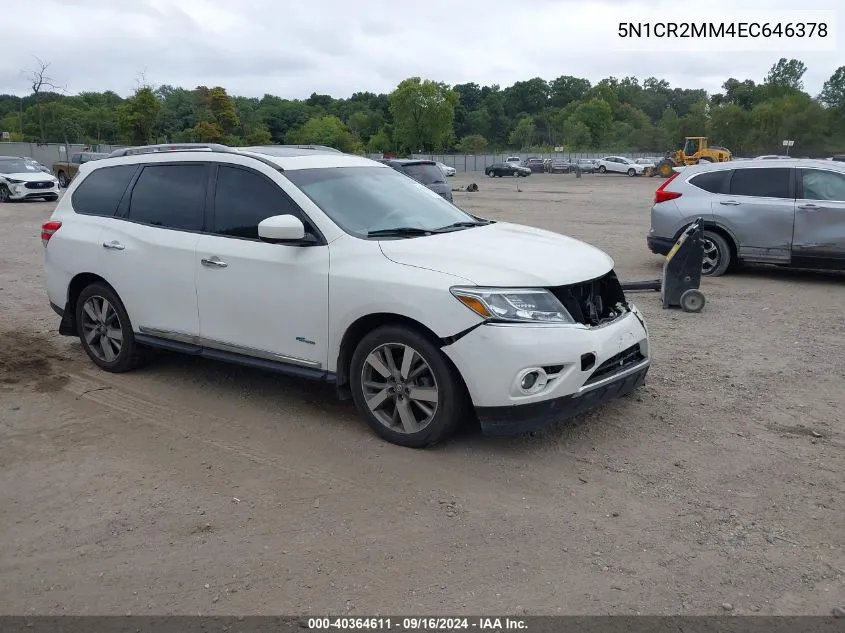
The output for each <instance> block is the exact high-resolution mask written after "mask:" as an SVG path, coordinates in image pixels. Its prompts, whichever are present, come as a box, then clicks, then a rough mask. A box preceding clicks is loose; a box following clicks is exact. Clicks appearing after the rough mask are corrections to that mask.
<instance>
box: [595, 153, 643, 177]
mask: <svg viewBox="0 0 845 633" xmlns="http://www.w3.org/2000/svg"><path fill="white" fill-rule="evenodd" d="M648 166H649V165H640V164H638V163H637V162H635V161H633V160H631V159H630V158H625V157H624V156H605V157H604V158H600V159H598V160H597V161H596V169H597V170H598V172H599V173H600V174H604V173H607V172H614V173H619V174H628V175H629V176H641V175H642V174H643V172H644V171H645V169H646V167H648ZM651 167H654V165H651Z"/></svg>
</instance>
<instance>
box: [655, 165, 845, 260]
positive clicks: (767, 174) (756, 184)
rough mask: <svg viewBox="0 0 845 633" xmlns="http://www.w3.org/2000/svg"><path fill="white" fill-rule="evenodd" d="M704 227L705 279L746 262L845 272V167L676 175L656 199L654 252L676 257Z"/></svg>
mask: <svg viewBox="0 0 845 633" xmlns="http://www.w3.org/2000/svg"><path fill="white" fill-rule="evenodd" d="M697 217H702V218H703V219H704V226H705V231H704V240H705V242H704V261H703V264H702V271H701V272H702V274H704V275H709V276H711V277H716V276H719V275H722V274H724V273H725V271H727V270H728V268H729V267H731V266H732V265H735V264H738V263H741V262H762V263H768V264H781V265H787V266H794V267H798V268H824V269H843V268H845V164H840V163H835V162H833V161H825V160H806V159H789V160H786V159H784V160H778V161H771V160H765V159H762V160H748V161H742V162H725V163H713V164H700V165H695V166H692V167H686V168H681V169H679V170H677V171H676V172H675V173H674V174H673V175H672V176H671V177H670V178H669V179H668V180H666V181H665V182H664V183H663V184H662V185H661V186H660V187H659V188H658V189H657V191H656V192H655V194H654V206H653V207H652V208H651V229H650V230H649V232H648V237H647V242H648V247H649V249H650V250H651V251H652V252H653V253H658V254H661V255H665V254H667V253H668V252H669V250H670V249H671V248H672V245H673V244H674V242H675V240H676V239H677V238H678V236H679V235H680V233H681V231H682V230H683V229H684V227H686V226H687V225H688V224H689V223H690V222H692V221H693V220H695V219H696V218H697Z"/></svg>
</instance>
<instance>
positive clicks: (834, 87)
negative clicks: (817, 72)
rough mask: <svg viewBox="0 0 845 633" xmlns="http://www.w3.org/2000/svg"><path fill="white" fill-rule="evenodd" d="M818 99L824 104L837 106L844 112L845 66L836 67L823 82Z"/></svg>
mask: <svg viewBox="0 0 845 633" xmlns="http://www.w3.org/2000/svg"><path fill="white" fill-rule="evenodd" d="M819 99H820V100H821V102H822V103H824V104H825V105H826V106H828V107H831V108H839V109H840V110H842V111H843V113H845V66H840V67H839V68H837V69H836V71H835V72H834V73H833V74H832V75H831V76H830V79H828V80H827V81H826V82H824V86H823V87H822V92H821V94H820V95H819Z"/></svg>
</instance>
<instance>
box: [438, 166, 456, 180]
mask: <svg viewBox="0 0 845 633" xmlns="http://www.w3.org/2000/svg"><path fill="white" fill-rule="evenodd" d="M437 166H438V167H439V168H440V171H442V172H443V175H444V176H447V177H449V176H454V175H455V174H456V173H457V171H458V170H457V169H455V168H454V167H449V165H446V164H445V163H437Z"/></svg>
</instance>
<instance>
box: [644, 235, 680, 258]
mask: <svg viewBox="0 0 845 633" xmlns="http://www.w3.org/2000/svg"><path fill="white" fill-rule="evenodd" d="M646 243H647V244H648V250H650V251H651V252H652V253H654V254H656V255H668V254H669V251H671V250H672V247H673V246H674V245H675V240H673V239H672V238H669V237H657V236H656V235H651V234H649V235H647V236H646Z"/></svg>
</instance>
